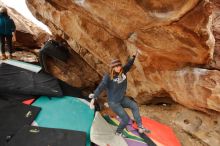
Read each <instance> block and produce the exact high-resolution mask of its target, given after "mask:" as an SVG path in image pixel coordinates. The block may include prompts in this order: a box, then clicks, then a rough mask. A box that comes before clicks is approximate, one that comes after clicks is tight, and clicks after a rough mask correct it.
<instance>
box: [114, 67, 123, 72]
mask: <svg viewBox="0 0 220 146" xmlns="http://www.w3.org/2000/svg"><path fill="white" fill-rule="evenodd" d="M121 69H122V66H121V65H118V66H115V67H114V71H115V72H116V73H120V72H121Z"/></svg>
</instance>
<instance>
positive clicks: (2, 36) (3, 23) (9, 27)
mask: <svg viewBox="0 0 220 146" xmlns="http://www.w3.org/2000/svg"><path fill="white" fill-rule="evenodd" d="M15 29H16V27H15V23H14V21H13V20H12V19H11V18H10V16H9V15H8V12H7V9H6V8H5V7H1V8H0V49H1V53H2V59H7V57H6V55H5V41H6V42H7V45H8V49H9V58H12V48H13V46H12V37H13V35H14V36H15V34H14V32H15Z"/></svg>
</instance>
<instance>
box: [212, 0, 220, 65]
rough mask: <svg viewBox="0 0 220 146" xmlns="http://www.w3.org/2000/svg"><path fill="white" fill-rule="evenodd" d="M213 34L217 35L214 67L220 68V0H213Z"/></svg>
mask: <svg viewBox="0 0 220 146" xmlns="http://www.w3.org/2000/svg"><path fill="white" fill-rule="evenodd" d="M213 3H214V6H213V25H212V27H213V34H214V36H215V41H216V43H215V53H214V60H213V61H212V67H214V68H217V69H220V1H218V0H213Z"/></svg>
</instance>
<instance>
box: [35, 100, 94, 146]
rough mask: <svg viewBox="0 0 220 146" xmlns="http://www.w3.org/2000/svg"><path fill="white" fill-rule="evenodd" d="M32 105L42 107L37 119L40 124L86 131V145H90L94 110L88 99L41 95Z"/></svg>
mask: <svg viewBox="0 0 220 146" xmlns="http://www.w3.org/2000/svg"><path fill="white" fill-rule="evenodd" d="M32 105H34V106H38V107H41V108H42V110H41V112H40V113H39V115H38V116H37V118H36V120H35V122H36V124H37V125H38V126H41V127H48V128H61V129H69V130H77V131H84V132H86V134H87V144H86V146H90V135H89V133H90V128H91V125H92V122H93V119H94V110H91V109H90V108H89V105H88V102H87V101H85V100H82V99H79V98H74V97H71V96H64V97H62V98H60V97H58V98H56V97H51V98H50V99H49V98H48V97H46V96H41V97H40V98H39V99H37V100H36V101H35V102H34V103H33V104H32Z"/></svg>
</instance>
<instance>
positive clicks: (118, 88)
mask: <svg viewBox="0 0 220 146" xmlns="http://www.w3.org/2000/svg"><path fill="white" fill-rule="evenodd" d="M134 60H135V56H133V57H132V58H131V59H129V60H128V62H127V64H126V65H125V66H123V73H122V78H119V77H118V75H116V76H114V78H113V80H111V78H110V76H109V74H105V75H104V76H103V79H102V81H101V83H100V84H99V85H98V87H97V88H96V90H95V91H94V98H95V99H96V98H98V96H99V95H100V94H101V92H102V91H103V90H104V89H106V90H107V96H108V101H109V102H114V103H117V102H120V101H121V100H122V99H123V97H124V95H125V93H126V89H127V76H126V74H127V72H128V71H129V70H130V69H131V67H132V65H133V63H134Z"/></svg>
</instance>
